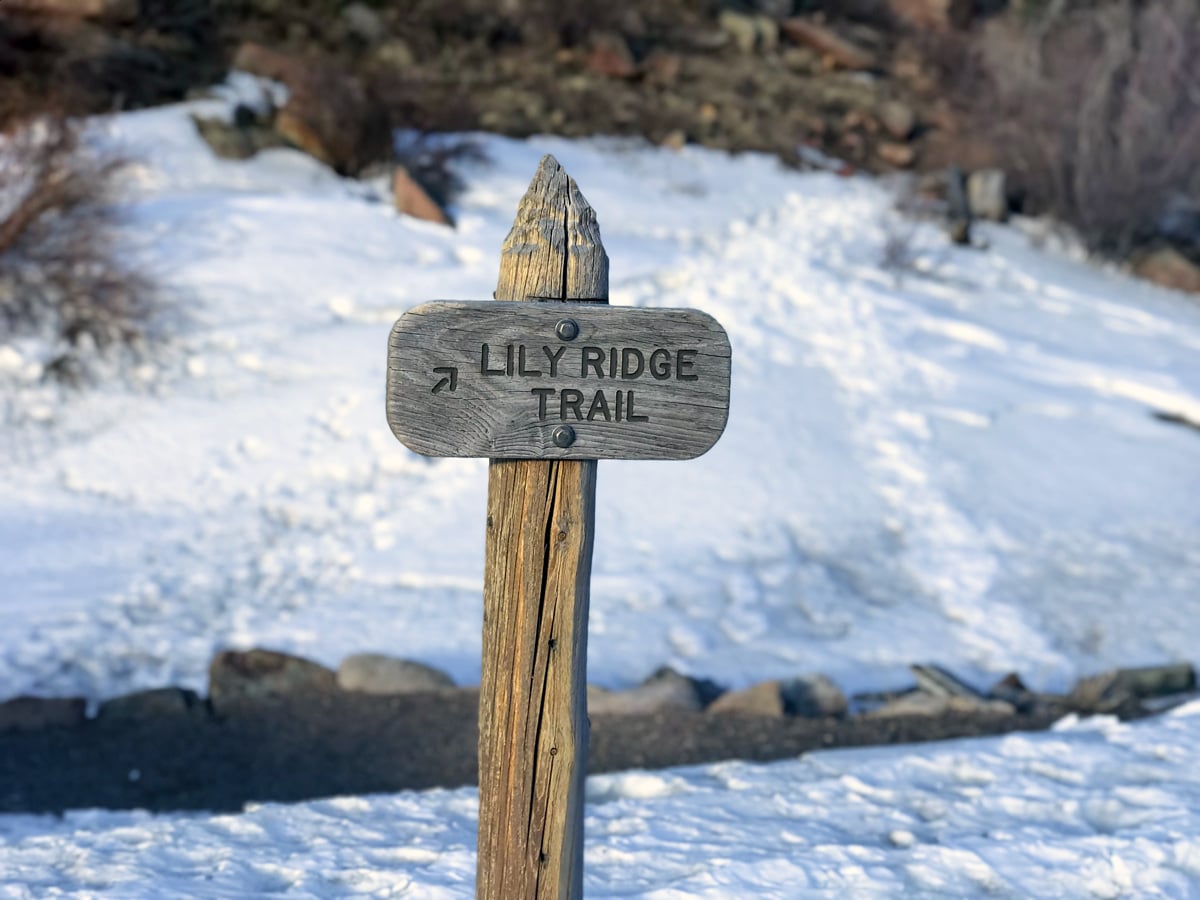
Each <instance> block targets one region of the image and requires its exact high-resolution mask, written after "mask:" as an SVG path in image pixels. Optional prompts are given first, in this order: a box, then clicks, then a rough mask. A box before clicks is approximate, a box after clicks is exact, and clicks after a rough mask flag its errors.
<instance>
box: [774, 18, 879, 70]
mask: <svg viewBox="0 0 1200 900" xmlns="http://www.w3.org/2000/svg"><path fill="white" fill-rule="evenodd" d="M779 29H780V31H782V32H783V34H784V35H785V36H786V37H787V38H788V40H790V41H793V42H794V43H796V44H800V45H803V46H805V47H811V48H812V49H813V50H816V51H817V52H818V53H820V54H821V55H822V56H823V57H825V58H826V59H830V60H832V61H833V62H834V63H836V64H837V65H838V66H841V67H842V68H843V69H852V70H858V71H861V70H866V69H874V68H876V66H877V60H876V59H875V54H873V53H871V52H870V51H869V50H865V49H863V48H862V47H859V46H857V45H856V44H853V43H851V42H850V41H848V40H846V39H845V38H843V37H841V36H840V35H838V34H837V33H835V32H834V31H833V30H831V29H830V28H827V27H826V26H824V25H819V24H817V23H816V22H814V21H812V20H811V19H799V18H796V19H785V20H784V21H783V22H780V23H779Z"/></svg>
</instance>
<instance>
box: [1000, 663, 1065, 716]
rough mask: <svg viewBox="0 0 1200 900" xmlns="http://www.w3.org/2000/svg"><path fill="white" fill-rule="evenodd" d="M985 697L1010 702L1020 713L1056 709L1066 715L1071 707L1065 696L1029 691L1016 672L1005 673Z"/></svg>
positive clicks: (1036, 712)
mask: <svg viewBox="0 0 1200 900" xmlns="http://www.w3.org/2000/svg"><path fill="white" fill-rule="evenodd" d="M987 698H988V699H989V700H1003V701H1004V702H1005V703H1011V704H1012V706H1013V707H1014V708H1015V709H1016V711H1017V712H1019V713H1022V714H1042V713H1047V712H1049V711H1051V710H1057V711H1059V713H1060V714H1061V715H1066V713H1068V712H1069V711H1070V709H1071V704H1070V703H1069V702H1068V701H1067V698H1066V697H1062V696H1060V695H1058V694H1042V693H1038V692H1037V691H1031V690H1030V689H1029V688H1028V687H1026V686H1025V682H1023V681H1022V680H1021V676H1019V675H1018V674H1017V673H1016V672H1011V673H1009V674H1008V675H1005V676H1004V677H1003V678H1001V679H1000V680H999V681H997V682H996V683H995V684H994V685H992V687H991V689H990V690H989V691H988V692H987Z"/></svg>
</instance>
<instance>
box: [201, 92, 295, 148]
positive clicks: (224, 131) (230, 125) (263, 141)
mask: <svg viewBox="0 0 1200 900" xmlns="http://www.w3.org/2000/svg"><path fill="white" fill-rule="evenodd" d="M192 121H193V122H194V123H195V124H196V130H197V131H198V132H200V137H202V138H203V139H204V142H205V143H206V144H208V146H209V149H211V150H212V152H213V153H215V154H216V155H217V156H219V157H221V158H222V159H249V158H250V157H252V156H254V154H256V153H258V152H259V151H260V150H266V149H267V148H268V147H283V146H286V142H285V141H284V140H283V138H281V137H280V136H279V135H278V134H276V133H275V129H274V128H273V127H272V124H271V116H270V115H266V116H263V115H260V114H259V113H257V112H256V111H255V110H253V109H251V108H250V107H248V106H244V105H239V106H238V107H237V108H236V109H235V110H234V114H233V121H228V120H226V119H223V118H204V117H201V116H192Z"/></svg>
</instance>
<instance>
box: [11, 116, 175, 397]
mask: <svg viewBox="0 0 1200 900" xmlns="http://www.w3.org/2000/svg"><path fill="white" fill-rule="evenodd" d="M125 164H126V161H125V160H123V159H120V158H117V157H115V156H113V155H111V154H109V155H105V154H103V153H102V152H98V151H95V150H93V149H91V148H88V147H86V146H85V145H84V144H83V143H82V142H81V140H80V133H79V128H78V126H76V125H73V124H71V123H70V122H68V121H67V120H65V119H63V118H61V117H56V116H46V117H42V118H39V119H36V120H34V121H31V122H29V123H27V124H26V126H25V127H24V128H21V129H20V130H17V131H13V132H10V133H9V134H7V135H4V136H0V340H3V339H5V338H12V337H16V336H29V337H35V338H37V339H40V340H42V341H44V342H45V343H46V346H47V352H46V359H45V360H44V364H45V367H46V372H47V373H48V374H50V375H56V376H60V377H66V378H76V377H78V376H79V375H81V374H83V372H84V370H85V369H86V361H87V360H86V357H87V354H88V352H89V351H90V350H92V349H93V348H97V349H99V350H111V349H114V348H119V347H126V348H128V347H136V346H138V345H140V344H142V342H143V339H144V338H146V337H147V335H148V330H147V326H148V323H149V321H150V318H151V316H152V313H153V311H154V309H155V306H156V303H155V290H154V287H153V285H152V283H151V281H150V280H149V279H148V278H147V277H146V276H145V275H143V274H140V273H138V272H137V271H135V270H134V269H133V268H132V267H130V266H129V265H128V264H126V263H125V262H124V261H122V260H120V259H119V258H118V256H117V249H116V246H115V243H114V233H113V226H114V225H115V224H116V213H115V212H114V208H113V207H112V206H111V205H110V204H109V203H108V201H109V200H110V199H111V192H112V189H113V185H114V178H115V176H116V175H117V173H118V172H119V171H120V169H121V168H122V167H123V166H124V165H125Z"/></svg>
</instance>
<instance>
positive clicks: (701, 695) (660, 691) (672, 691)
mask: <svg viewBox="0 0 1200 900" xmlns="http://www.w3.org/2000/svg"><path fill="white" fill-rule="evenodd" d="M706 690H707V685H706V683H705V682H703V681H699V680H697V679H693V678H689V677H688V676H687V675H681V674H680V673H679V672H676V671H675V670H674V669H671V668H667V667H664V668H661V669H659V670H658V671H657V672H655V673H654V674H653V675H651V676H650V677H649V678H647V679H646V680H645V681H643V682H642V683H641V684H639V685H638V686H637V687H635V688H630V689H629V690H627V691H609V690H605V689H604V688H601V687H597V686H595V685H588V701H587V702H588V715H595V716H614V715H616V716H644V715H649V714H651V713H657V712H663V711H665V710H670V709H673V710H684V711H687V712H699V711H700V710H701V709H703V708H704V703H705V700H706V699H707V698H706V697H705V693H706Z"/></svg>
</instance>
